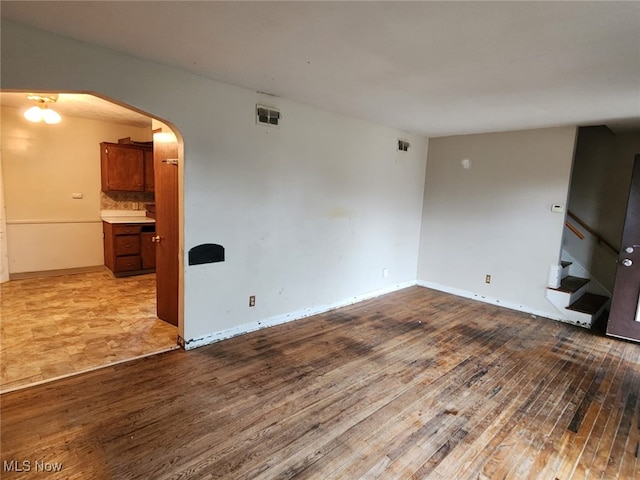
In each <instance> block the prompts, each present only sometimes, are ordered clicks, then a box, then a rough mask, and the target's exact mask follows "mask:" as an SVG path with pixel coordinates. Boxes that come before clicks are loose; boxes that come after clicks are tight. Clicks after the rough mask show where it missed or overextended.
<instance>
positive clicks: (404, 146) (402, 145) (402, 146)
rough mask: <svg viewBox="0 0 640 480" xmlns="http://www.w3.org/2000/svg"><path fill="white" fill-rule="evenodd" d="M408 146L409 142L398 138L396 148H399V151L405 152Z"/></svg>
mask: <svg viewBox="0 0 640 480" xmlns="http://www.w3.org/2000/svg"><path fill="white" fill-rule="evenodd" d="M410 146H411V144H410V143H409V142H407V141H406V140H398V150H400V151H401V152H406V151H407V150H409V147H410Z"/></svg>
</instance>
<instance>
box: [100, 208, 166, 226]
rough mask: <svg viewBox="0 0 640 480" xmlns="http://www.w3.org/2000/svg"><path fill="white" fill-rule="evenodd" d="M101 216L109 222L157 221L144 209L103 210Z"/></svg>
mask: <svg viewBox="0 0 640 480" xmlns="http://www.w3.org/2000/svg"><path fill="white" fill-rule="evenodd" d="M100 218H101V219H102V221H104V222H107V223H156V220H155V219H154V218H151V217H147V216H146V215H145V211H144V210H103V211H102V212H100Z"/></svg>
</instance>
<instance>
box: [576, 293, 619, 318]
mask: <svg viewBox="0 0 640 480" xmlns="http://www.w3.org/2000/svg"><path fill="white" fill-rule="evenodd" d="M608 300H609V298H608V297H605V296H603V295H596V294H595V293H588V292H587V293H585V294H584V295H582V296H581V297H580V298H579V299H577V300H576V301H575V302H573V303H572V304H571V305H569V306H568V307H567V309H568V310H573V311H574V312H581V313H586V314H589V315H595V314H596V313H598V311H599V310H600V309H601V308H602V307H603V306H604V304H605V303H607V301H608Z"/></svg>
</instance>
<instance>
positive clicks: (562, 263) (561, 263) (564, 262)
mask: <svg viewBox="0 0 640 480" xmlns="http://www.w3.org/2000/svg"><path fill="white" fill-rule="evenodd" d="M560 265H561V266H562V268H567V267H568V266H569V265H571V262H567V261H565V260H562V261H561V262H560Z"/></svg>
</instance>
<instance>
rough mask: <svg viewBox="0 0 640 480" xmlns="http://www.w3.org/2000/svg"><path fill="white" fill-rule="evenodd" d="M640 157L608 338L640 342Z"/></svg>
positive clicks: (639, 156)
mask: <svg viewBox="0 0 640 480" xmlns="http://www.w3.org/2000/svg"><path fill="white" fill-rule="evenodd" d="M639 300H640V155H636V158H635V162H634V165H633V174H632V176H631V190H630V192H629V202H628V204H627V214H626V216H625V221H624V231H623V233H622V248H621V249H620V256H619V258H618V269H617V271H616V281H615V284H614V286H613V296H612V299H611V313H610V314H609V323H608V324H607V335H612V336H615V337H621V338H626V339H629V340H635V341H640V305H639Z"/></svg>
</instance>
